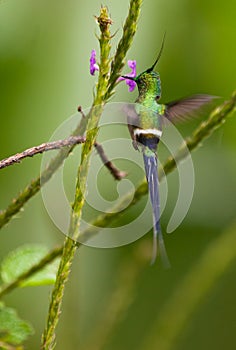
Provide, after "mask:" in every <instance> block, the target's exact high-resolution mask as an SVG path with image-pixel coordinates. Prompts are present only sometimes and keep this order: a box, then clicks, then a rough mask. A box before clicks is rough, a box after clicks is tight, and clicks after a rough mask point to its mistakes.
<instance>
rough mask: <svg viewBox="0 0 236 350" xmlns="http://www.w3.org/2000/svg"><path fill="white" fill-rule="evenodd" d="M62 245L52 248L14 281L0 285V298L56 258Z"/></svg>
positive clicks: (60, 252) (60, 251)
mask: <svg viewBox="0 0 236 350" xmlns="http://www.w3.org/2000/svg"><path fill="white" fill-rule="evenodd" d="M62 249H63V247H58V248H55V249H53V250H52V251H51V252H49V253H48V254H46V255H45V256H44V257H43V258H42V259H41V260H40V261H39V262H38V263H37V264H35V265H34V266H32V267H31V268H30V269H29V270H28V271H26V272H24V273H22V274H21V275H20V276H18V277H17V278H16V279H15V280H14V281H12V282H11V283H9V284H5V285H1V286H0V298H1V297H3V295H5V294H7V293H9V292H11V291H12V290H13V289H15V288H17V287H18V286H19V285H20V284H21V283H22V282H24V281H25V280H26V279H27V278H29V277H31V276H32V275H34V274H35V273H36V272H38V271H40V270H41V269H43V268H44V267H45V266H46V265H48V264H50V263H51V262H52V261H53V260H55V259H56V258H58V257H59V256H60V255H61V254H62Z"/></svg>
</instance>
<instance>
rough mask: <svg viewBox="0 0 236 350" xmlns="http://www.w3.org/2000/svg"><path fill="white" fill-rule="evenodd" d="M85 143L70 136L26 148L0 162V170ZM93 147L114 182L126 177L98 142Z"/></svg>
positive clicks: (76, 137)
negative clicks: (63, 148) (25, 159)
mask: <svg viewBox="0 0 236 350" xmlns="http://www.w3.org/2000/svg"><path fill="white" fill-rule="evenodd" d="M85 141H86V138H85V137H82V136H70V137H69V138H68V139H65V140H58V141H52V142H47V143H42V144H41V145H39V146H34V147H31V148H28V149H26V150H25V151H23V152H21V153H16V154H14V155H13V156H11V157H8V158H5V159H3V160H1V161H0V170H1V169H3V168H6V167H9V166H11V165H14V164H17V163H20V162H21V161H22V160H23V159H24V158H27V157H33V156H35V155H37V154H39V153H43V152H47V151H52V150H56V149H60V148H62V147H68V146H72V145H76V144H80V143H84V142H85ZM94 146H95V147H96V150H97V153H98V155H99V157H100V158H101V160H102V162H103V164H104V165H105V166H106V167H107V169H108V170H109V171H110V173H111V175H112V176H113V177H114V178H115V180H121V179H123V178H124V177H125V176H127V173H126V172H124V171H120V170H119V169H118V168H116V167H115V165H114V164H113V163H112V162H111V161H110V160H109V159H108V157H107V156H106V154H105V151H104V149H103V147H102V145H101V144H99V143H98V142H95V144H94Z"/></svg>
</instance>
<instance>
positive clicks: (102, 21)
mask: <svg viewBox="0 0 236 350" xmlns="http://www.w3.org/2000/svg"><path fill="white" fill-rule="evenodd" d="M131 3H137V5H136V8H133V7H130V11H129V14H128V17H130V18H133V14H134V12H135V11H136V12H137V13H138V14H139V12H140V8H139V6H138V4H139V1H138V2H137V1H133V0H131ZM135 18H136V22H135V23H133V25H134V26H137V19H138V15H137V16H136V17H135ZM97 22H98V24H99V27H100V31H101V36H100V39H99V42H100V66H99V78H98V84H97V91H96V96H95V98H94V103H93V106H92V109H91V110H90V113H89V118H88V125H87V132H86V142H85V143H84V145H83V148H82V156H81V163H80V166H79V169H78V176H77V183H76V190H75V199H74V204H73V206H72V213H71V221H70V228H69V235H70V237H72V239H73V241H72V240H71V238H67V239H66V241H65V244H64V249H63V252H62V257H61V262H60V266H59V270H58V274H57V278H56V283H55V286H54V289H53V292H52V296H51V302H50V306H49V312H48V319H47V325H46V328H45V331H44V334H43V339H42V349H45V350H46V349H47V350H51V349H53V348H54V346H55V329H56V325H57V323H58V321H59V316H60V312H61V304H62V298H63V293H64V288H65V284H66V281H67V279H68V276H69V273H70V266H71V263H72V260H73V258H74V254H75V251H76V247H77V243H76V242H75V241H74V240H76V239H77V237H78V234H79V226H80V218H81V215H82V208H83V205H84V202H85V196H84V193H85V189H86V181H87V174H88V170H89V165H90V155H91V151H92V147H93V145H94V143H95V141H96V136H97V132H98V127H97V125H98V122H99V118H100V116H101V113H102V110H103V106H104V104H105V103H106V101H107V98H108V97H107V96H108V89H109V86H111V85H109V84H110V83H109V72H110V58H109V56H110V49H111V47H110V39H111V35H110V31H109V26H110V24H111V23H112V21H111V20H110V18H109V16H108V12H107V8H105V7H102V8H101V13H100V16H99V17H98V18H97ZM133 34H134V33H133ZM126 40H127V39H126ZM131 41H132V37H129V44H128V45H126V46H125V45H124V47H123V54H124V56H125V55H126V52H127V50H128V48H129V46H130V44H131ZM113 70H114V67H113ZM112 86H114V82H113V83H112Z"/></svg>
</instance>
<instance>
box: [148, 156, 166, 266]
mask: <svg viewBox="0 0 236 350" xmlns="http://www.w3.org/2000/svg"><path fill="white" fill-rule="evenodd" d="M144 152H145V151H144ZM143 160H144V165H145V172H146V178H147V182H148V189H149V194H150V198H151V203H152V212H153V253H152V264H153V263H154V262H155V260H156V256H157V254H159V253H160V256H161V260H162V262H163V264H164V266H165V267H170V263H169V259H168V256H167V253H166V248H165V243H164V239H163V236H162V232H161V226H160V197H159V183H158V173H157V158H156V155H155V154H154V153H153V155H152V154H150V153H149V154H148V155H146V154H145V153H143Z"/></svg>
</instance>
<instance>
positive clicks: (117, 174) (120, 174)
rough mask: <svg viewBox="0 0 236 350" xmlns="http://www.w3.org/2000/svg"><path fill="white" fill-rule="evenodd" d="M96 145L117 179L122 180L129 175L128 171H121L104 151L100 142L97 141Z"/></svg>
mask: <svg viewBox="0 0 236 350" xmlns="http://www.w3.org/2000/svg"><path fill="white" fill-rule="evenodd" d="M94 146H95V148H96V150H97V152H98V154H99V156H100V158H101V160H102V162H103V164H104V165H105V166H106V167H107V169H108V170H109V171H110V173H111V174H112V176H113V177H114V178H115V179H116V180H122V179H123V178H124V177H126V176H127V173H126V172H125V171H120V170H119V169H118V168H116V166H115V165H114V164H113V163H112V162H111V161H110V160H109V159H108V157H107V155H106V154H105V152H104V149H103V147H102V145H101V144H100V143H97V142H95V143H94Z"/></svg>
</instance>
